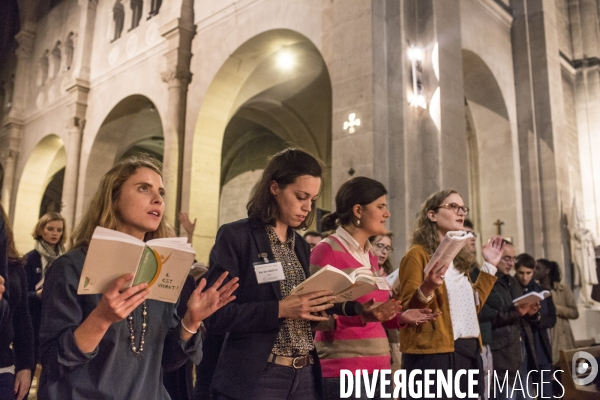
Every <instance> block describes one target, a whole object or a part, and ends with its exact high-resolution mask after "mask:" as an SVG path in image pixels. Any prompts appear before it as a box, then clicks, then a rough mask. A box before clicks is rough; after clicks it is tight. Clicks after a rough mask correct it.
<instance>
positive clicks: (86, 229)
mask: <svg viewBox="0 0 600 400" xmlns="http://www.w3.org/2000/svg"><path fill="white" fill-rule="evenodd" d="M139 168H149V169H151V170H152V171H154V172H156V173H157V174H158V175H160V177H161V178H162V164H161V163H160V161H158V160H157V159H156V158H154V157H152V156H149V155H147V154H139V155H136V156H132V157H128V158H126V159H124V160H122V161H120V162H118V163H117V164H116V165H115V166H114V167H112V168H111V170H110V171H108V172H107V173H106V174H105V175H104V176H103V177H102V180H101V181H100V185H99V186H98V190H97V191H96V194H94V197H92V200H91V201H90V205H89V207H88V209H87V211H86V213H85V215H84V216H83V218H82V219H81V222H80V223H79V225H77V228H75V230H74V231H73V235H72V237H71V248H75V247H79V246H85V245H87V244H89V242H90V240H91V239H92V235H93V234H94V229H96V227H97V226H101V227H103V228H108V229H115V230H118V229H119V227H120V225H121V218H120V216H119V215H118V212H117V209H116V206H115V204H116V202H117V200H118V198H119V195H120V194H121V188H122V187H123V183H125V181H126V180H127V179H129V177H131V176H132V175H133V174H135V172H136V171H137V170H138V169H139ZM172 233H173V229H172V228H171V227H170V226H169V225H168V224H167V222H166V221H165V218H164V216H163V218H162V219H161V221H160V224H159V225H158V228H157V229H156V230H155V231H152V232H148V233H146V235H145V237H144V240H150V239H156V238H163V237H169V236H172Z"/></svg>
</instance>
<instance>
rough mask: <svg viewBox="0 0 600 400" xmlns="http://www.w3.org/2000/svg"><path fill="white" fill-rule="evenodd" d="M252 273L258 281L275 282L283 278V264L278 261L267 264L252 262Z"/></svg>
mask: <svg viewBox="0 0 600 400" xmlns="http://www.w3.org/2000/svg"><path fill="white" fill-rule="evenodd" d="M254 273H255V274H256V280H257V281H258V283H269V282H277V281H282V280H284V279H285V275H284V274H283V266H282V265H281V263H280V262H271V263H268V264H259V263H256V264H254Z"/></svg>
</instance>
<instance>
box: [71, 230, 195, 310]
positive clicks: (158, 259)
mask: <svg viewBox="0 0 600 400" xmlns="http://www.w3.org/2000/svg"><path fill="white" fill-rule="evenodd" d="M195 256H196V253H195V251H194V249H193V247H192V246H191V245H190V244H189V243H187V239H186V238H179V237H175V238H162V239H153V240H149V241H147V242H144V241H142V240H139V239H136V238H134V237H133V236H130V235H127V234H126V233H122V232H117V231H115V230H112V229H106V228H102V227H97V228H96V229H95V230H94V234H93V236H92V240H91V242H90V246H89V248H88V252H87V256H86V257H85V263H84V265H83V271H82V272H81V278H80V279H79V286H78V288H77V294H98V293H104V292H106V290H108V288H109V287H110V285H111V284H112V282H114V280H115V279H117V278H119V277H121V276H123V275H125V274H127V273H133V274H134V278H133V281H130V282H128V283H126V285H125V286H124V287H123V288H122V289H126V288H127V287H131V286H134V285H137V284H139V283H142V282H147V283H148V290H149V294H148V297H147V298H148V299H152V300H160V301H165V302H168V303H175V302H177V299H178V298H179V293H180V292H181V288H182V287H183V284H184V282H185V279H186V277H187V275H188V274H189V272H190V268H191V266H192V264H193V263H194V257H195Z"/></svg>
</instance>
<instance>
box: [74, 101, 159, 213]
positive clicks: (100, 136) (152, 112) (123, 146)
mask: <svg viewBox="0 0 600 400" xmlns="http://www.w3.org/2000/svg"><path fill="white" fill-rule="evenodd" d="M163 149H164V137H163V127H162V122H161V118H160V115H159V114H158V111H157V110H156V107H155V106H154V103H153V102H152V101H150V99H148V98H147V97H145V96H141V95H133V96H129V97H127V98H125V99H123V100H121V101H120V102H119V103H118V104H117V105H115V106H114V107H113V109H112V110H111V111H110V112H109V113H108V115H107V116H106V118H105V119H104V121H103V122H102V125H101V126H100V129H99V130H98V133H97V134H96V137H95V139H94V144H93V145H92V148H91V151H90V154H89V157H88V161H87V168H86V169H85V180H84V182H83V184H84V185H85V186H84V188H83V205H84V207H85V205H87V204H88V202H89V200H90V199H91V197H92V196H93V195H94V193H95V192H96V189H97V188H98V184H99V183H100V179H101V178H102V176H103V175H104V174H105V173H106V172H108V170H110V168H111V167H112V166H113V165H114V164H115V163H116V162H117V161H119V160H121V159H123V158H125V157H127V156H131V155H134V154H137V153H147V154H151V155H154V156H155V157H156V158H157V159H158V160H160V161H162V159H163Z"/></svg>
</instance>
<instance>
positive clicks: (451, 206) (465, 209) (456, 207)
mask: <svg viewBox="0 0 600 400" xmlns="http://www.w3.org/2000/svg"><path fill="white" fill-rule="evenodd" d="M438 208H447V209H448V210H450V211H452V212H453V213H454V214H458V210H462V212H463V214H464V215H465V216H466V215H468V214H469V207H467V206H459V205H458V204H456V203H450V204H442V205H441V206H437V207H436V208H434V210H437V209H438Z"/></svg>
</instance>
